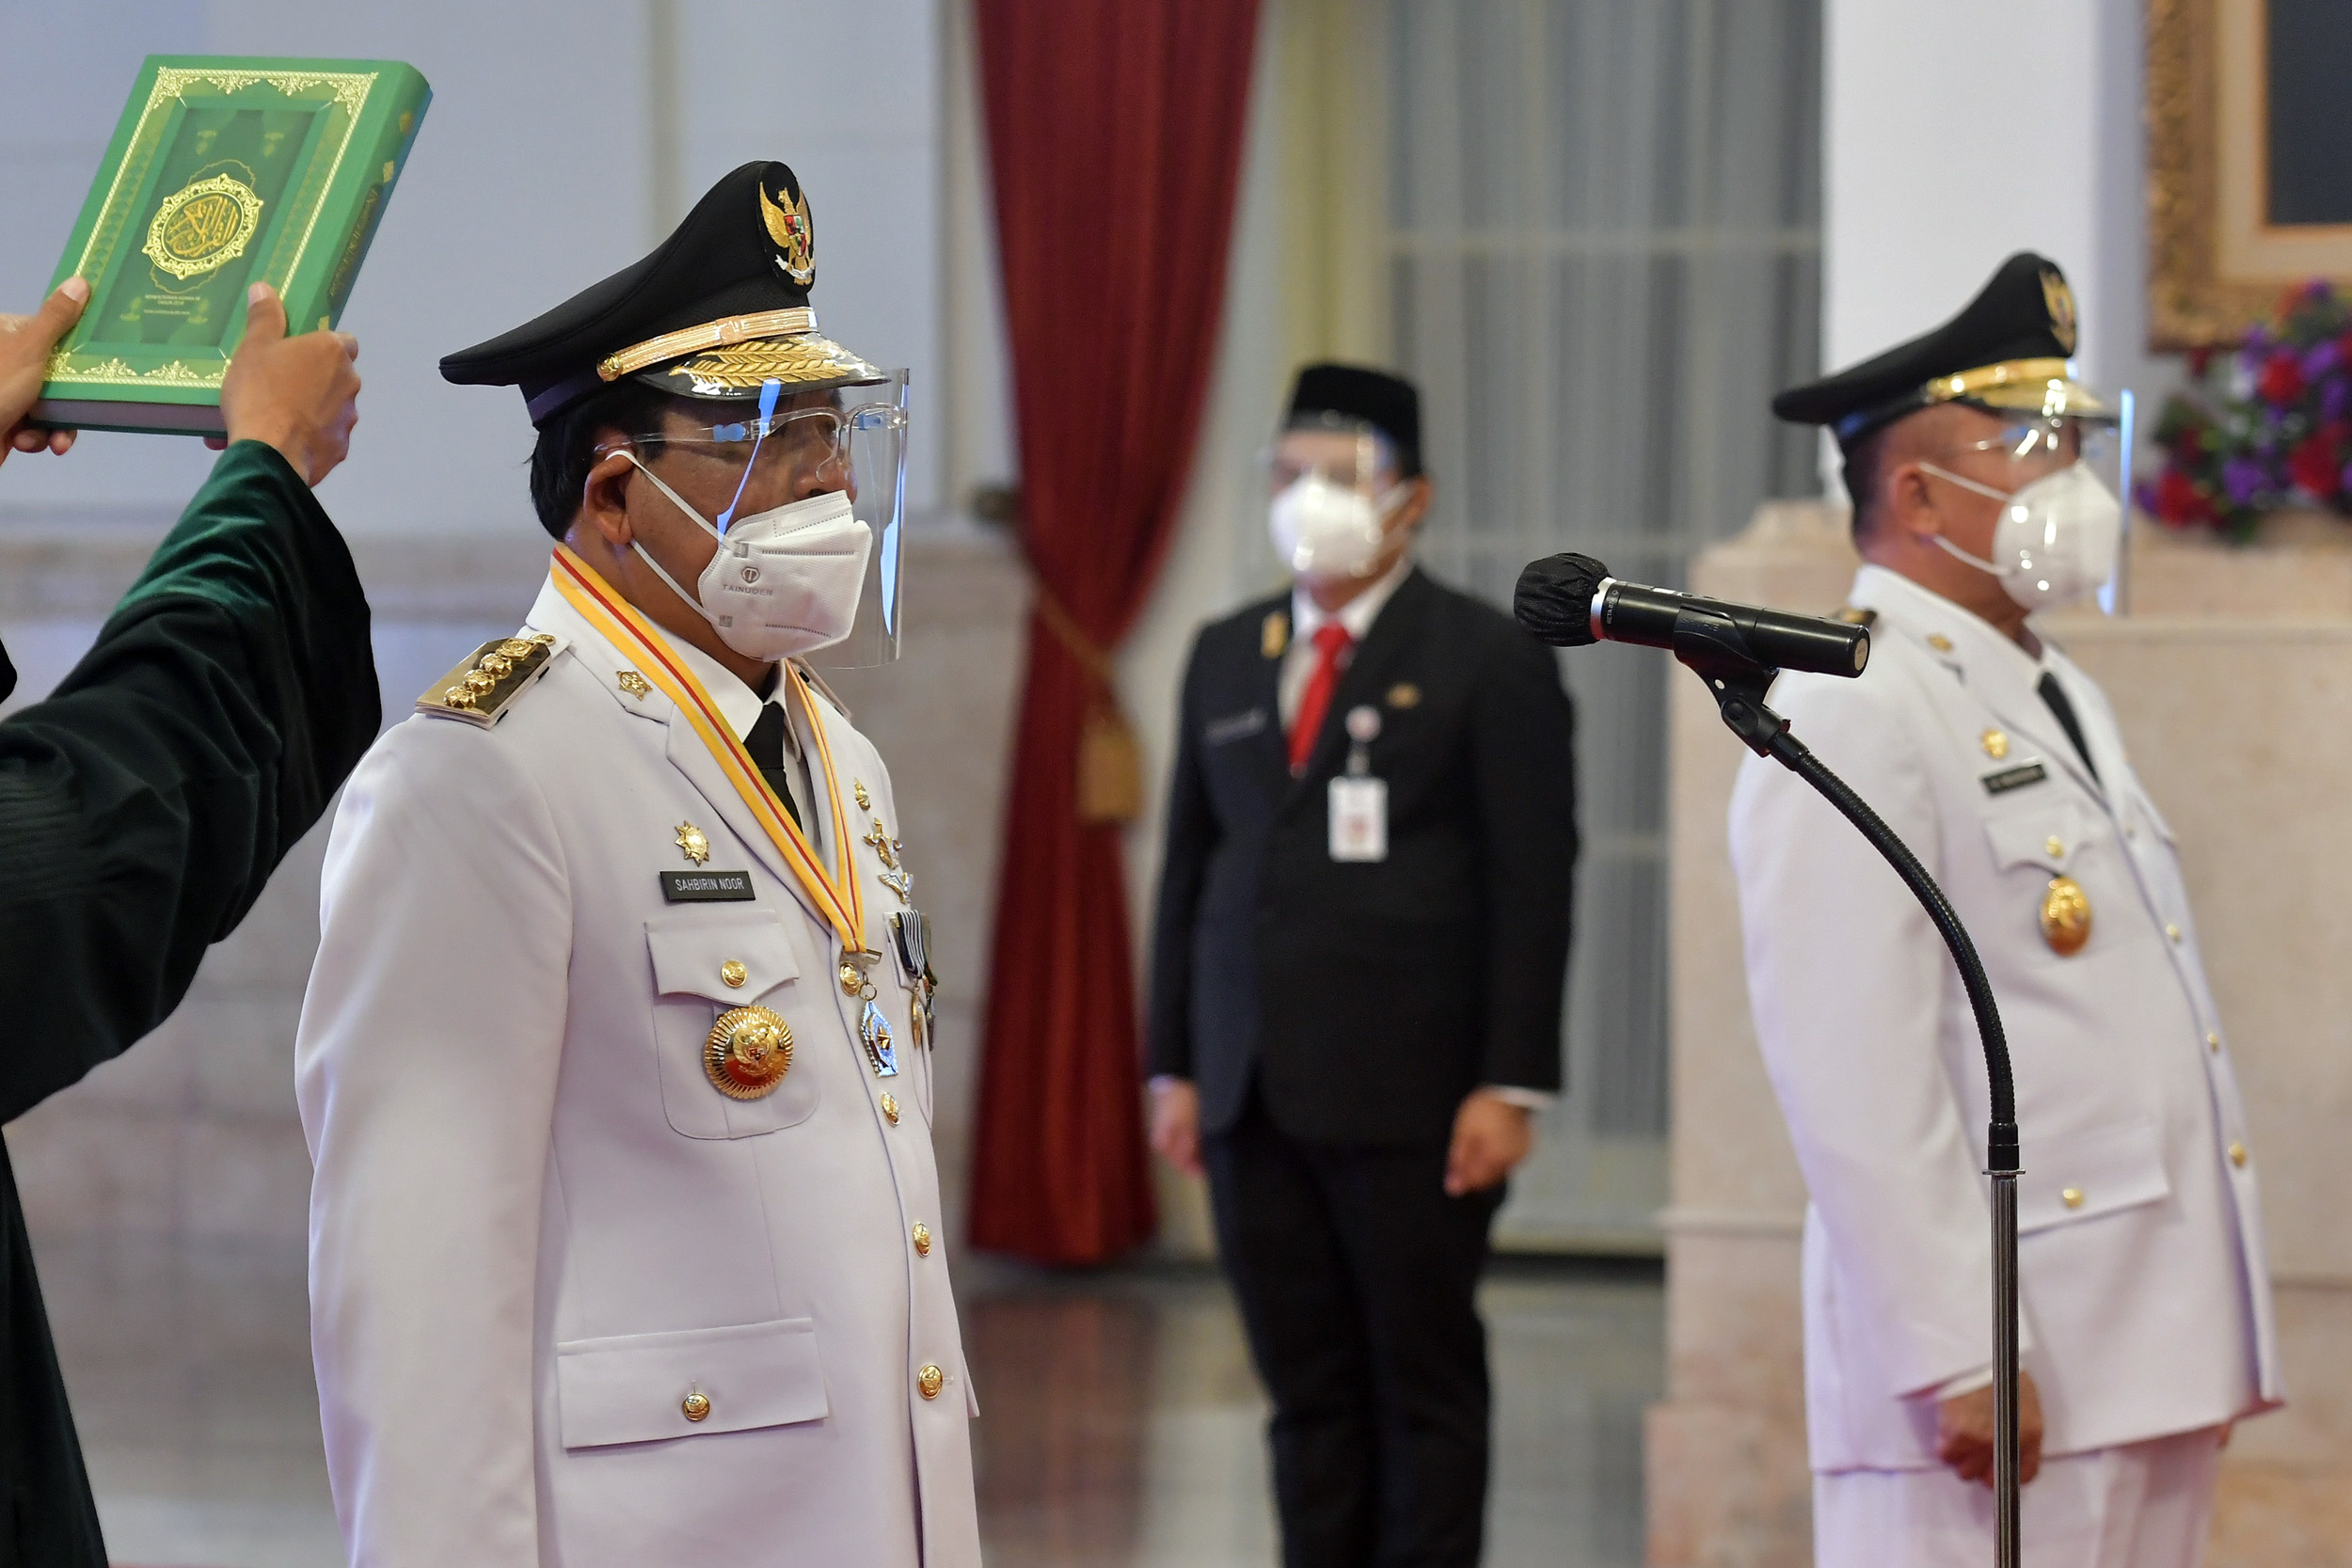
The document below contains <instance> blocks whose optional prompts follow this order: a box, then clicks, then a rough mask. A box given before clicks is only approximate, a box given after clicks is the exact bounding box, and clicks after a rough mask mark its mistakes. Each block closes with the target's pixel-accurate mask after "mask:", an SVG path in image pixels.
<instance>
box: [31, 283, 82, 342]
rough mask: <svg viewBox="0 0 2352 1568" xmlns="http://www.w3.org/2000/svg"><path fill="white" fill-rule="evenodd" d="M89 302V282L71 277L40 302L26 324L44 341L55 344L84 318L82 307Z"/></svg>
mask: <svg viewBox="0 0 2352 1568" xmlns="http://www.w3.org/2000/svg"><path fill="white" fill-rule="evenodd" d="M88 303H89V284H88V282H87V281H86V280H85V279H83V278H79V277H69V278H67V279H66V280H65V281H64V282H62V283H60V284H58V285H57V286H56V288H55V289H52V290H51V291H50V292H49V297H48V298H47V299H44V300H42V301H41V302H40V309H38V310H36V311H34V312H33V316H32V320H31V321H29V322H28V323H26V324H25V325H28V326H29V327H30V328H31V329H32V331H33V333H34V334H35V336H37V337H39V338H40V340H41V341H43V342H45V343H49V344H52V345H55V344H56V341H57V340H58V339H60V338H62V337H64V336H65V335H66V333H67V332H69V331H71V330H72V326H73V324H74V323H75V322H77V321H80V320H81V319H82V308H83V307H84V306H85V305H87V304H88Z"/></svg>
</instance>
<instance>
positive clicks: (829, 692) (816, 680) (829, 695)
mask: <svg viewBox="0 0 2352 1568" xmlns="http://www.w3.org/2000/svg"><path fill="white" fill-rule="evenodd" d="M792 668H793V669H795V670H797V671H799V672H800V673H801V679H802V680H803V681H804V682H806V683H807V685H808V689H810V690H812V691H814V692H816V693H817V694H818V696H819V697H822V698H824V699H825V701H827V702H829V703H831V704H832V705H834V707H835V708H837V709H839V710H840V713H841V717H842V718H844V719H847V718H849V717H850V705H849V704H847V703H845V702H843V701H842V700H841V695H840V693H839V692H837V691H835V690H834V689H833V688H832V687H830V686H827V685H826V684H825V677H824V676H822V675H820V674H818V673H817V672H816V671H814V670H812V669H810V668H809V667H808V666H807V665H805V664H803V663H802V662H801V661H800V660H799V659H797V658H796V659H794V660H793V661H792Z"/></svg>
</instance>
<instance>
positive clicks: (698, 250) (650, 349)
mask: <svg viewBox="0 0 2352 1568" xmlns="http://www.w3.org/2000/svg"><path fill="white" fill-rule="evenodd" d="M816 274H817V263H816V239H815V232H814V228H813V225H812V223H811V221H810V217H809V212H808V202H807V198H806V197H805V196H804V195H803V192H802V190H801V182H800V180H799V179H798V177H796V176H795V175H794V174H793V172H792V170H791V169H790V168H789V167H788V166H786V165H784V164H781V163H774V162H769V161H765V160H761V161H755V162H753V163H748V164H745V165H743V166H741V167H740V168H738V169H736V170H735V171H733V172H732V173H730V174H728V175H727V176H726V177H725V178H723V179H722V180H721V181H720V182H718V183H717V184H715V185H713V186H712V187H711V188H710V190H709V192H708V193H707V194H706V195H705V196H704V197H703V198H702V199H701V200H700V201H698V202H696V203H695V204H694V210H693V211H692V212H691V213H689V214H686V218H685V221H683V222H681V223H680V224H679V225H678V226H677V229H676V230H675V231H674V232H673V233H672V234H671V235H670V237H669V238H668V239H666V240H664V241H662V242H661V244H660V245H659V246H658V247H656V249H655V250H654V251H653V253H652V254H651V255H649V256H646V257H645V258H644V259H643V260H642V261H636V262H633V263H631V264H630V265H628V266H627V267H624V268H622V269H621V270H620V271H619V272H616V273H614V274H613V275H612V277H607V278H605V279H604V280H603V281H601V282H598V283H592V284H590V285H589V286H588V287H587V288H585V289H582V290H581V291H580V293H576V294H574V295H573V296H572V297H571V298H569V299H567V300H565V301H564V303H563V304H561V305H559V306H557V307H556V308H555V309H552V310H549V311H548V312H547V313H546V314H544V315H542V316H539V317H537V318H536V319H534V320H532V321H529V322H526V323H524V324H523V325H520V326H518V327H516V328H515V329H514V330H513V331H511V332H503V333H501V334H500V335H499V336H497V337H495V338H492V339H490V340H489V341H487V342H482V343H476V344H475V345H474V346H473V347H471V348H469V349H462V350H460V351H459V352H457V353H455V354H453V355H450V356H447V357H446V358H444V359H443V360H442V361H441V376H442V379H443V380H446V381H451V382H454V383H456V384H457V385H459V386H461V387H484V386H487V387H519V388H521V389H522V393H523V397H524V399H525V401H526V402H527V403H529V404H530V406H531V417H532V422H533V423H545V422H546V421H547V420H549V419H551V418H553V417H554V416H555V415H556V414H559V413H561V412H562V411H563V410H564V408H566V407H569V406H570V405H571V404H575V403H577V402H579V401H580V399H581V398H583V397H586V396H588V395H590V394H591V393H593V392H596V391H597V390H598V389H600V388H603V387H604V386H606V385H608V384H610V383H611V382H612V381H614V380H617V379H618V378H619V377H620V376H622V375H635V376H637V377H638V379H640V380H642V381H644V382H647V383H649V384H651V385H653V386H656V387H658V388H660V389H662V390H664V391H667V392H671V393H674V394H675V395H677V396H681V397H705V398H718V399H746V398H755V397H757V396H758V395H759V391H760V388H761V386H762V384H763V381H764V380H767V379H779V380H782V381H784V382H786V383H787V385H788V386H792V387H796V388H798V387H809V386H818V385H841V384H844V383H846V382H851V381H859V380H872V379H875V378H876V377H877V376H878V374H879V372H874V371H873V367H872V366H870V365H866V363H865V362H864V361H862V360H859V359H857V358H856V357H855V356H851V355H849V354H848V353H847V352H846V351H844V350H842V349H840V348H839V347H838V345H835V344H834V343H831V342H828V341H825V340H824V339H822V338H819V337H818V336H817V333H816V322H815V319H814V314H813V311H812V312H811V313H810V315H809V317H808V318H807V319H806V320H805V321H803V320H789V321H775V320H766V321H763V320H761V318H772V317H774V316H775V315H776V314H777V313H778V312H784V311H794V310H799V311H809V310H810V306H809V290H810V287H811V285H812V284H814V282H815V281H816ZM747 319H748V320H747ZM697 328H707V329H708V330H707V331H704V332H701V333H699V334H693V329H697ZM671 333H686V334H693V336H694V339H695V341H683V342H679V343H675V344H669V345H663V344H660V343H659V342H658V340H660V339H661V338H663V337H664V336H665V335H666V334H671ZM632 349H640V350H644V351H646V352H647V353H654V354H655V356H654V357H652V358H650V359H649V360H648V361H647V362H646V363H643V364H641V363H638V362H637V360H638V359H640V358H644V357H645V355H644V354H640V355H638V356H633V357H632V356H630V355H629V351H630V350H632ZM662 349H675V352H659V353H656V351H659V350H662Z"/></svg>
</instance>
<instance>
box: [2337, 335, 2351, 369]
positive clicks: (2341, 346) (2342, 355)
mask: <svg viewBox="0 0 2352 1568" xmlns="http://www.w3.org/2000/svg"><path fill="white" fill-rule="evenodd" d="M2336 363H2337V364H2339V365H2352V331H2346V332H2345V333H2344V335H2343V336H2342V337H2340V338H2338V339H2337V340H2336Z"/></svg>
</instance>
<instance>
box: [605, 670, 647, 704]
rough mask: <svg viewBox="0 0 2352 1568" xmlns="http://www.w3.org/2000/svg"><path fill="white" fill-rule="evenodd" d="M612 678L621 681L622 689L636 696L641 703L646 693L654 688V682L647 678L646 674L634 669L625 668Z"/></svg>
mask: <svg viewBox="0 0 2352 1568" xmlns="http://www.w3.org/2000/svg"><path fill="white" fill-rule="evenodd" d="M612 678H613V679H614V680H616V681H618V682H620V685H621V689H622V690H624V691H626V692H628V694H629V695H630V696H632V697H634V698H636V699H637V700H638V701H639V702H641V703H642V702H644V700H645V693H647V692H648V691H651V690H652V689H653V682H651V681H649V680H647V679H646V678H645V677H644V676H643V675H641V674H639V673H637V672H636V671H634V670H624V671H622V672H621V673H619V674H616V675H614V676H613V677H612Z"/></svg>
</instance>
